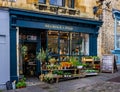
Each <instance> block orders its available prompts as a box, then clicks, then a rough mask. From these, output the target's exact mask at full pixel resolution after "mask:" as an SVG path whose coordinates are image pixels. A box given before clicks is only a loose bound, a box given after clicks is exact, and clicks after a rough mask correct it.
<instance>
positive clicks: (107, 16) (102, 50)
mask: <svg viewBox="0 0 120 92" xmlns="http://www.w3.org/2000/svg"><path fill="white" fill-rule="evenodd" d="M109 1H111V4H110V8H107V7H106V5H105V4H106V2H109ZM102 8H103V22H104V23H103V25H102V27H101V28H100V30H99V36H98V55H99V56H101V55H103V54H110V53H111V50H113V49H114V20H113V16H112V9H113V8H115V9H118V10H120V0H106V1H105V2H104V4H103V6H102Z"/></svg>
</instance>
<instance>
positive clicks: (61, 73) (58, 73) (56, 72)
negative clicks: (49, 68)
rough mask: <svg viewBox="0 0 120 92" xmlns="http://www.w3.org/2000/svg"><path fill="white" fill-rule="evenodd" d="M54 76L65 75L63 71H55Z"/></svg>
mask: <svg viewBox="0 0 120 92" xmlns="http://www.w3.org/2000/svg"><path fill="white" fill-rule="evenodd" d="M53 74H57V75H63V71H59V70H54V71H53Z"/></svg>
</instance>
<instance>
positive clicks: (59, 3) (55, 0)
mask: <svg viewBox="0 0 120 92" xmlns="http://www.w3.org/2000/svg"><path fill="white" fill-rule="evenodd" d="M50 4H51V5H57V6H63V0H50Z"/></svg>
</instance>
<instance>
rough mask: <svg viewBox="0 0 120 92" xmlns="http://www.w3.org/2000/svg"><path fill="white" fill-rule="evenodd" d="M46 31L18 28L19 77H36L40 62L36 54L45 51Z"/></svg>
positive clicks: (38, 72)
mask: <svg viewBox="0 0 120 92" xmlns="http://www.w3.org/2000/svg"><path fill="white" fill-rule="evenodd" d="M46 33H47V32H46V30H40V29H29V28H19V75H24V76H26V77H27V78H28V77H38V76H39V74H40V62H39V60H37V58H36V57H37V52H38V51H39V50H40V48H43V49H46V43H47V42H46V39H47V36H46Z"/></svg>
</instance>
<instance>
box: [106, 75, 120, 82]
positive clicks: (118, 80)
mask: <svg viewBox="0 0 120 92" xmlns="http://www.w3.org/2000/svg"><path fill="white" fill-rule="evenodd" d="M107 81H110V82H120V76H118V77H115V78H112V79H109V80H107Z"/></svg>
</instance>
